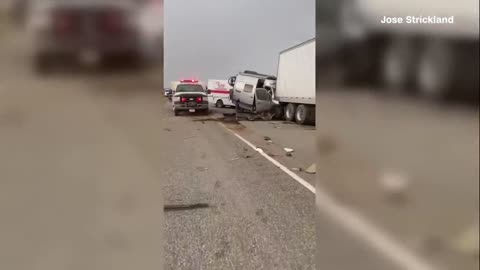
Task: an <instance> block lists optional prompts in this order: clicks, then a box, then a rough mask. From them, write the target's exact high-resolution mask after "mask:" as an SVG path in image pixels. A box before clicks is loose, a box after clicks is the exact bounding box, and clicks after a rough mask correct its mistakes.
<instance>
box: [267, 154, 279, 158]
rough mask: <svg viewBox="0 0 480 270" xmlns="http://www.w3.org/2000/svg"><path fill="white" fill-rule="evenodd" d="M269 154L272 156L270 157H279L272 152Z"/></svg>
mask: <svg viewBox="0 0 480 270" xmlns="http://www.w3.org/2000/svg"><path fill="white" fill-rule="evenodd" d="M267 155H268V156H270V157H278V155H276V154H272V153H267Z"/></svg>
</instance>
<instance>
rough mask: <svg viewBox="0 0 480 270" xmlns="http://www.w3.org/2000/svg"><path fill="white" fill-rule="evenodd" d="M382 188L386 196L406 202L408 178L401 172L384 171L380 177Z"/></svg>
mask: <svg viewBox="0 0 480 270" xmlns="http://www.w3.org/2000/svg"><path fill="white" fill-rule="evenodd" d="M379 184H380V188H381V189H382V191H383V193H384V194H385V196H386V197H387V198H388V199H390V200H392V201H395V202H404V201H405V200H406V197H407V189H408V186H409V180H408V178H407V177H406V176H405V175H403V174H400V173H397V172H393V171H388V172H384V173H383V174H382V175H381V176H380V179H379Z"/></svg>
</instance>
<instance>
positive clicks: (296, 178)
mask: <svg viewBox="0 0 480 270" xmlns="http://www.w3.org/2000/svg"><path fill="white" fill-rule="evenodd" d="M220 125H222V126H223V127H224V128H225V129H226V130H228V131H230V132H232V134H233V135H234V136H235V137H237V138H238V139H240V140H241V141H242V142H244V143H245V144H247V145H248V146H250V147H251V148H253V149H254V150H255V151H257V152H258V153H260V155H262V156H263V157H264V158H266V159H268V161H270V162H272V163H273V164H274V165H275V166H277V167H278V168H280V169H281V170H282V171H284V172H285V173H286V174H288V175H289V176H290V177H292V178H293V179H295V180H297V182H299V183H300V184H301V185H302V186H304V187H306V188H307V189H308V190H310V191H311V192H313V193H315V187H314V186H312V185H311V184H310V183H308V182H307V181H305V180H303V179H302V178H301V177H300V176H298V175H297V174H295V173H294V172H292V171H290V170H289V169H288V168H287V167H285V166H283V165H282V164H281V163H280V162H278V161H276V160H275V159H273V158H272V157H271V156H269V155H267V154H266V153H265V152H263V150H262V149H261V148H258V147H256V146H255V145H253V144H252V143H250V142H249V141H247V140H246V139H244V138H243V137H242V136H240V135H238V134H237V133H235V132H234V131H232V130H231V129H229V128H227V127H226V126H225V125H224V124H222V123H220Z"/></svg>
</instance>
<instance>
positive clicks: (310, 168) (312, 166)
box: [305, 163, 317, 174]
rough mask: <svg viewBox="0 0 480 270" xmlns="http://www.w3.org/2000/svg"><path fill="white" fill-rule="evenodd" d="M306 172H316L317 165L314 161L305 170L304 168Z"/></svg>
mask: <svg viewBox="0 0 480 270" xmlns="http://www.w3.org/2000/svg"><path fill="white" fill-rule="evenodd" d="M305 172H306V173H309V174H316V173H317V166H316V164H315V163H313V164H312V165H310V167H308V168H307V169H306V170H305Z"/></svg>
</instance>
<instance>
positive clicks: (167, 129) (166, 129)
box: [163, 128, 172, 131]
mask: <svg viewBox="0 0 480 270" xmlns="http://www.w3.org/2000/svg"><path fill="white" fill-rule="evenodd" d="M163 130H165V131H172V130H171V129H169V128H164V129H163Z"/></svg>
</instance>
